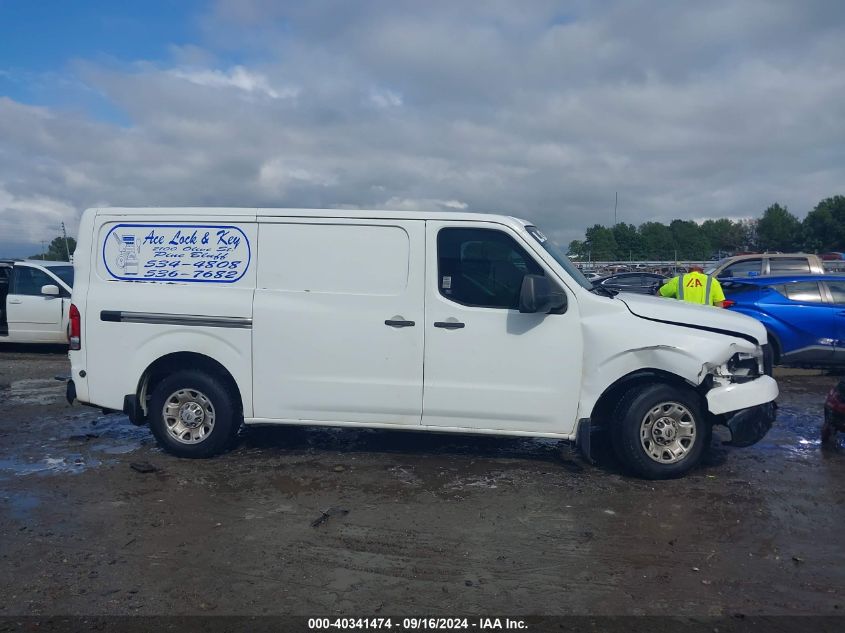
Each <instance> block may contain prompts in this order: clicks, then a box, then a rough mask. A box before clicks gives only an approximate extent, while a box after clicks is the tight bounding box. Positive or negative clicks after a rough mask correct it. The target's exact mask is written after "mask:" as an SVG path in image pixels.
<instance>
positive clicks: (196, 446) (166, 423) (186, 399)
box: [150, 369, 241, 457]
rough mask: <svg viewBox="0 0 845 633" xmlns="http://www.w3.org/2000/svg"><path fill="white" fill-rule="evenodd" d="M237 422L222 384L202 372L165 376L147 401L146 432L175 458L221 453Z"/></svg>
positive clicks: (230, 398) (235, 414)
mask: <svg viewBox="0 0 845 633" xmlns="http://www.w3.org/2000/svg"><path fill="white" fill-rule="evenodd" d="M240 422H241V417H240V413H239V411H238V409H237V408H236V406H235V400H234V398H233V396H232V393H231V391H230V390H229V389H228V388H227V386H226V384H225V383H224V382H223V381H221V380H220V379H219V378H217V377H216V376H213V375H211V374H208V373H205V372H202V371H197V370H191V369H187V370H182V371H177V372H175V373H173V374H171V375H170V376H167V377H166V378H165V379H164V380H162V381H161V382H160V383H158V385H156V387H155V389H153V393H152V397H151V398H150V429H151V430H152V432H153V435H155V438H156V440H158V443H159V444H160V445H161V447H162V448H164V449H165V450H166V451H167V452H169V453H172V454H174V455H177V456H179V457H211V456H212V455H216V454H218V453H221V452H223V451H224V450H225V449H226V448H227V447H228V446H229V444H230V443H231V441H232V440H233V439H234V437H235V436H236V435H237V432H238V429H239V428H240Z"/></svg>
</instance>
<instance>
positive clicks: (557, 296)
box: [519, 275, 566, 314]
mask: <svg viewBox="0 0 845 633" xmlns="http://www.w3.org/2000/svg"><path fill="white" fill-rule="evenodd" d="M565 308H566V293H564V292H563V291H562V290H560V289H559V288H557V287H555V286H554V285H553V284H552V283H551V282H550V281H549V280H548V278H547V277H544V276H543V275H525V277H523V278H522V287H521V288H520V291H519V311H520V312H522V313H528V314H534V313H537V312H539V313H542V314H548V313H549V312H562V311H563V310H564V309H565Z"/></svg>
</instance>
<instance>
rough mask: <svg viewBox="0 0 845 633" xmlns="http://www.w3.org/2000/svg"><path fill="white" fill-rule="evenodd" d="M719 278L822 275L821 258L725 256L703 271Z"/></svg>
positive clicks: (759, 255) (762, 254)
mask: <svg viewBox="0 0 845 633" xmlns="http://www.w3.org/2000/svg"><path fill="white" fill-rule="evenodd" d="M704 272H705V273H707V274H708V275H713V276H714V277H718V278H719V279H732V278H736V277H758V276H761V275H824V274H825V269H824V265H823V264H822V261H821V259H819V258H818V256H816V255H808V254H807V253H758V254H754V255H737V256H735V257H727V258H725V259H723V260H721V261H719V262H717V263H716V265H715V266H712V267H710V268H708V269H707V270H705V271H704Z"/></svg>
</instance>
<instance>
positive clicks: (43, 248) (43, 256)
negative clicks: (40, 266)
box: [41, 240, 47, 261]
mask: <svg viewBox="0 0 845 633" xmlns="http://www.w3.org/2000/svg"><path fill="white" fill-rule="evenodd" d="M45 259H47V242H45V241H44V240H41V261H44V260H45Z"/></svg>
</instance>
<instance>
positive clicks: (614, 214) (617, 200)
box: [613, 191, 619, 226]
mask: <svg viewBox="0 0 845 633" xmlns="http://www.w3.org/2000/svg"><path fill="white" fill-rule="evenodd" d="M618 206H619V192H618V191H617V192H616V200H615V201H614V203H613V226H616V224H617V222H618V221H617V219H616V208H617V207H618Z"/></svg>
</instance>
